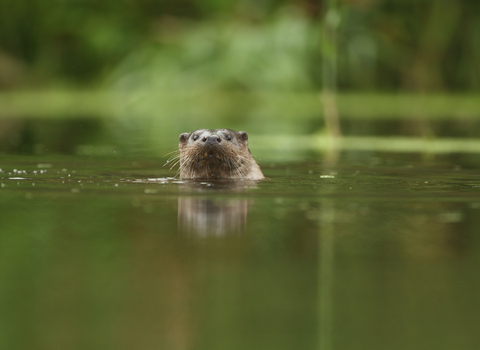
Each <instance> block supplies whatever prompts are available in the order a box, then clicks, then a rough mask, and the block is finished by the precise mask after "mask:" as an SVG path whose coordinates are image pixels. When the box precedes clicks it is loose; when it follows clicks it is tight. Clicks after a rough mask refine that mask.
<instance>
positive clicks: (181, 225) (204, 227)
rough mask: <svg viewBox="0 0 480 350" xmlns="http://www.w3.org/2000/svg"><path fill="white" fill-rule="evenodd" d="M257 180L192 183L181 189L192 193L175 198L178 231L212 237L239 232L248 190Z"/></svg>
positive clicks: (243, 226) (244, 222)
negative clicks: (176, 200) (176, 202)
mask: <svg viewBox="0 0 480 350" xmlns="http://www.w3.org/2000/svg"><path fill="white" fill-rule="evenodd" d="M255 185H256V181H227V180H218V181H210V182H191V183H186V184H184V185H182V187H181V189H182V190H183V191H184V192H186V193H191V194H192V195H191V196H189V195H187V196H184V197H182V196H181V197H179V199H178V230H179V233H181V234H188V235H195V236H198V237H215V236H217V237H218V236H226V235H234V234H242V233H244V232H245V230H246V227H247V213H248V206H249V201H248V199H247V198H246V197H245V193H246V190H247V189H251V188H255Z"/></svg>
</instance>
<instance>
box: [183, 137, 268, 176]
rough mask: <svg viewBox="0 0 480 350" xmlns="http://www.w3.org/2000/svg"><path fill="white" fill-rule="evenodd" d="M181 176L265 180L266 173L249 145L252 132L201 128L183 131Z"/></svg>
mask: <svg viewBox="0 0 480 350" xmlns="http://www.w3.org/2000/svg"><path fill="white" fill-rule="evenodd" d="M178 148H179V151H180V179H182V180H183V179H232V180H240V179H243V180H261V179H264V178H265V177H264V176H263V174H262V171H261V170H260V167H259V166H258V164H257V162H255V160H254V159H253V156H252V153H251V152H250V149H249V148H248V134H247V133H246V132H245V131H234V130H230V129H216V130H209V129H198V130H195V131H192V132H189V133H183V134H181V135H180V143H179V145H178Z"/></svg>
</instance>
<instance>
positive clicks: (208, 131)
mask: <svg viewBox="0 0 480 350" xmlns="http://www.w3.org/2000/svg"><path fill="white" fill-rule="evenodd" d="M226 132H227V133H228V132H230V133H236V132H235V131H234V130H230V129H215V130H211V129H198V130H195V131H192V132H191V133H190V134H191V135H193V134H195V135H198V136H208V135H221V134H224V133H226Z"/></svg>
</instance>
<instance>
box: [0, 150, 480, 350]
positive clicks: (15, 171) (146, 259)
mask: <svg viewBox="0 0 480 350" xmlns="http://www.w3.org/2000/svg"><path fill="white" fill-rule="evenodd" d="M1 159H2V162H1V164H2V165H1V168H2V172H1V173H0V184H1V187H0V193H1V196H0V205H1V209H2V210H1V216H2V220H1V222H0V266H1V267H0V310H1V312H0V329H1V330H2V331H1V332H0V343H1V344H4V345H3V347H4V348H8V349H27V348H28V349H56V348H58V349H61V348H72V349H76V348H78V349H85V348H88V349H132V348H138V349H275V350H278V349H379V350H380V349H414V348H416V349H452V348H458V349H478V347H479V346H480V342H479V340H478V328H479V326H480V324H479V318H478V314H479V312H480V302H479V299H478V293H479V291H480V282H479V279H478V277H477V276H478V270H479V268H480V254H479V253H480V251H479V250H480V247H479V242H478V232H480V215H479V214H480V170H479V169H480V168H479V165H480V160H479V159H478V156H476V155H474V154H473V155H465V154H456V155H450V156H438V155H437V156H435V155H431V154H430V155H421V154H408V155H402V154H388V153H367V152H364V153H361V152H344V153H342V154H340V157H339V158H338V159H337V160H336V161H331V160H330V161H327V160H326V159H327V158H326V157H324V156H322V155H315V154H311V155H304V156H302V157H298V158H297V159H293V160H289V161H288V162H278V161H275V162H274V161H269V160H268V159H266V160H264V161H263V162H261V163H260V165H261V166H262V169H263V170H264V173H265V175H266V176H267V177H268V180H265V181H261V182H237V183H232V182H223V181H219V182H218V181H217V182H206V181H205V182H183V181H178V180H176V179H174V175H175V171H169V170H168V169H167V168H164V167H162V164H163V163H164V160H158V159H152V158H136V159H130V158H121V157H116V158H108V157H79V156H71V157H67V156H61V157H54V156H49V157H43V158H40V157H34V156H32V157H24V156H2V158H1ZM272 159H278V157H272Z"/></svg>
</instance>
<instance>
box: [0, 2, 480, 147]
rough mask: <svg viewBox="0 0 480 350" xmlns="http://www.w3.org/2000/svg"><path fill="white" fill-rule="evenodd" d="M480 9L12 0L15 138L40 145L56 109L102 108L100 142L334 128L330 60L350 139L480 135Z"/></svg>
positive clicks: (4, 93) (5, 98)
mask: <svg viewBox="0 0 480 350" xmlns="http://www.w3.org/2000/svg"><path fill="white" fill-rule="evenodd" d="M479 18H480V3H478V1H475V0H461V1H449V0H422V1H413V0H408V1H405V0H356V1H355V0H338V1H333V0H329V1H327V0H325V1H312V0H305V1H299V0H291V1H285V0H269V1H249V0H181V1H174V2H172V1H161V0H158V1H153V0H138V1H128V0H124V1H113V0H103V1H90V0H63V1H58V0H32V1H29V2H26V1H16V0H4V1H2V2H1V4H0V89H1V90H0V116H1V118H2V121H1V123H2V124H3V125H4V127H3V128H2V129H4V130H9V131H8V132H6V131H3V132H2V135H0V136H3V137H2V140H3V141H2V144H3V146H2V147H3V149H4V150H17V151H18V150H27V149H28V150H33V149H37V150H41V149H42V145H44V144H48V143H49V141H48V138H47V139H43V138H42V136H40V135H41V133H39V132H37V131H36V130H37V129H36V128H37V127H36V126H35V127H33V126H32V125H33V124H32V122H31V120H32V119H35V120H39V119H40V120H43V119H45V118H51V117H57V118H60V119H64V118H66V117H68V118H69V120H70V122H67V124H69V123H74V125H76V126H77V127H78V129H79V133H80V134H82V132H83V131H82V127H81V124H82V123H81V122H80V121H81V120H85V119H89V120H92V118H93V119H95V118H100V119H99V120H98V123H97V122H94V123H93V124H94V125H102V126H101V127H98V128H96V130H94V132H96V133H97V134H98V135H102V137H101V138H100V139H98V138H97V141H96V142H97V143H98V142H99V143H115V144H120V145H123V146H125V147H124V149H128V150H131V149H133V148H135V147H134V145H135V144H136V145H137V146H138V147H143V148H151V147H152V142H153V143H154V145H153V146H154V147H157V146H158V145H159V144H162V143H164V144H171V143H172V142H175V141H174V140H175V139H176V135H177V134H178V133H180V132H183V131H187V130H190V129H194V128H197V127H205V126H206V127H211V128H216V127H223V126H227V127H232V128H243V129H248V130H249V131H250V132H254V133H259V134H265V133H272V134H313V133H318V132H322V130H324V122H323V118H322V115H323V108H322V101H321V99H320V92H321V91H322V89H323V84H324V81H325V76H324V75H325V69H326V67H325V65H324V64H323V63H324V62H325V61H326V60H330V61H332V62H334V67H335V69H336V76H335V84H336V85H337V86H336V88H337V89H338V92H339V95H338V104H339V105H338V108H339V112H340V120H341V124H342V132H343V134H344V135H392V134H400V135H422V136H424V137H432V136H480V135H478V133H477V130H478V128H477V122H476V117H478V116H479V115H480V104H479V102H477V100H478V98H477V96H476V94H477V93H478V91H479V89H480V66H479V65H478V62H480V21H479ZM325 27H329V28H330V29H333V32H334V34H335V35H334V36H332V37H329V36H325V34H324V28H325ZM27 92H28V93H27ZM418 96H420V99H419V98H418ZM412 99H413V100H412ZM439 106H440V107H439ZM358 117H359V118H360V119H361V121H360V122H356V121H355V119H356V118H358ZM385 117H388V119H389V121H388V122H387V123H385V122H378V121H376V120H377V119H378V118H381V119H384V118H385ZM445 117H447V119H448V120H445ZM105 118H107V119H105ZM352 118H353V119H354V120H352ZM438 118H441V119H442V120H441V121H438ZM372 119H374V120H372ZM147 120H148V121H147ZM36 123H37V124H35V125H38V122H36ZM40 124H42V123H40ZM42 125H43V124H42ZM69 127H70V129H72V126H71V125H70V126H69ZM93 129H95V128H93ZM28 130H30V131H28ZM89 130H90V129H89ZM99 131H100V132H99ZM28 133H30V135H31V137H30V141H29V140H28V137H27V138H25V135H26V134H28ZM85 134H88V133H85ZM12 135H14V136H12ZM112 140H116V141H112ZM119 140H123V141H119ZM139 140H141V141H139ZM148 140H150V141H148ZM124 141H125V142H124ZM127 141H128V142H127ZM29 142H30V145H28V143H29ZM78 142H79V143H82V142H84V143H85V142H86V143H91V142H93V141H92V140H91V137H90V138H88V137H87V139H85V140H84V141H78ZM139 142H140V143H142V144H143V146H142V145H139ZM39 145H40V146H39ZM50 147H51V148H52V147H53V148H54V149H55V147H54V146H53V145H50ZM51 148H50V149H51ZM43 149H45V150H46V149H48V147H47V146H45V147H43ZM69 149H72V147H70V148H69ZM58 150H60V151H61V150H62V149H58Z"/></svg>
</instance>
